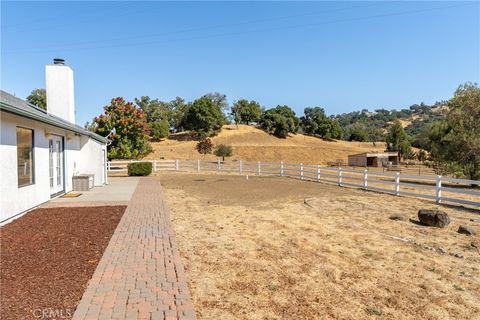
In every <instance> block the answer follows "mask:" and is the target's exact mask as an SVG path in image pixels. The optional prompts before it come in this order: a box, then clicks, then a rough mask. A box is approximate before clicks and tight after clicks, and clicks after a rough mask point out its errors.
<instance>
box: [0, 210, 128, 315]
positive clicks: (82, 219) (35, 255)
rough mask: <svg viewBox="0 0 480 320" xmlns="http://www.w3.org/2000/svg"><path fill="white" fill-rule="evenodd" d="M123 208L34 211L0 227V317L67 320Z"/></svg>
mask: <svg viewBox="0 0 480 320" xmlns="http://www.w3.org/2000/svg"><path fill="white" fill-rule="evenodd" d="M125 208H126V207H125V206H115V207H108V206H107V207H89V208H50V209H36V210H33V211H31V212H29V213H27V214H26V215H24V216H22V217H20V218H18V219H16V220H14V221H12V222H10V223H8V224H6V225H4V226H2V227H1V228H0V244H1V268H0V269H1V299H0V319H2V320H7V319H70V318H71V317H72V316H73V313H74V311H75V308H76V306H77V304H78V302H79V301H80V299H81V297H82V295H83V292H84V291H85V288H86V286H87V283H88V281H89V280H90V278H91V277H92V275H93V272H94V271H95V268H96V267H97V264H98V262H99V261H100V258H101V257H102V254H103V251H104V250H105V248H106V247H107V245H108V242H109V241H110V238H111V236H112V234H113V231H114V230H115V228H116V226H117V224H118V222H119V221H120V219H121V217H122V215H123V212H124V211H125Z"/></svg>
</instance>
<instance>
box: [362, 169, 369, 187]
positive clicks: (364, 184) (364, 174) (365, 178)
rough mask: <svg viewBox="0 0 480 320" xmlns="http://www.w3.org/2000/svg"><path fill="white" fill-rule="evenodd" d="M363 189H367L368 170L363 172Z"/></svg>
mask: <svg viewBox="0 0 480 320" xmlns="http://www.w3.org/2000/svg"><path fill="white" fill-rule="evenodd" d="M363 189H365V190H367V189H368V169H365V170H363Z"/></svg>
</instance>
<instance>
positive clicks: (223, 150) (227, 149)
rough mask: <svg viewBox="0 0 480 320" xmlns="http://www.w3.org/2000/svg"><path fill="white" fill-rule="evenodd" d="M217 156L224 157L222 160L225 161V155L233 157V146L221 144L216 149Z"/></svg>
mask: <svg viewBox="0 0 480 320" xmlns="http://www.w3.org/2000/svg"><path fill="white" fill-rule="evenodd" d="M214 154H215V155H216V156H217V157H222V161H225V157H231V156H232V155H233V148H232V146H229V145H226V144H219V145H218V146H217V147H216V148H215V151H214Z"/></svg>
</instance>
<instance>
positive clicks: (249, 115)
mask: <svg viewBox="0 0 480 320" xmlns="http://www.w3.org/2000/svg"><path fill="white" fill-rule="evenodd" d="M230 114H231V115H232V117H233V120H234V121H235V124H237V125H238V124H239V123H241V124H247V125H248V124H250V123H252V122H258V121H259V120H260V117H261V116H262V108H261V107H260V104H259V103H258V102H256V101H254V100H250V101H248V100H246V99H241V100H238V101H237V102H235V103H234V104H233V106H232V108H231V112H230Z"/></svg>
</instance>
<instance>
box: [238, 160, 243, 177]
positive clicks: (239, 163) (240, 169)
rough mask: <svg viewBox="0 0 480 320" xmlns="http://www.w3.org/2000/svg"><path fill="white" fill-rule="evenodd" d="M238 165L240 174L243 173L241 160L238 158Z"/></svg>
mask: <svg viewBox="0 0 480 320" xmlns="http://www.w3.org/2000/svg"><path fill="white" fill-rule="evenodd" d="M238 167H239V171H240V174H242V173H243V161H242V160H240V161H239V162H238Z"/></svg>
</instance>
